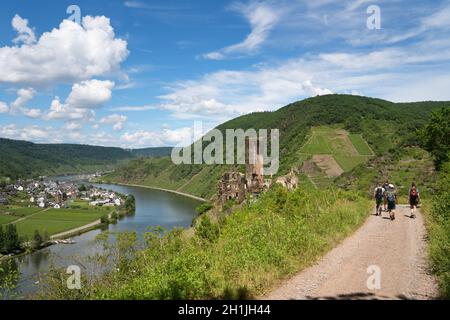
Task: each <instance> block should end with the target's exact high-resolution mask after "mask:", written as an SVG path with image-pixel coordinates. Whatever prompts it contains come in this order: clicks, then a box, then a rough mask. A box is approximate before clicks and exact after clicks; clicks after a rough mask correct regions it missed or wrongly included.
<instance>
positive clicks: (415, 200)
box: [409, 197, 419, 207]
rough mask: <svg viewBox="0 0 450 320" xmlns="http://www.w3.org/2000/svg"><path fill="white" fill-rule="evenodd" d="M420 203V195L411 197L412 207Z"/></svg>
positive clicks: (410, 203)
mask: <svg viewBox="0 0 450 320" xmlns="http://www.w3.org/2000/svg"><path fill="white" fill-rule="evenodd" d="M418 204H419V198H418V197H415V198H409V205H410V206H411V207H413V206H414V207H415V206H417V205H418Z"/></svg>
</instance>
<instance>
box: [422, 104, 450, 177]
mask: <svg viewBox="0 0 450 320" xmlns="http://www.w3.org/2000/svg"><path fill="white" fill-rule="evenodd" d="M421 138H422V144H423V146H424V148H425V149H426V150H428V151H429V152H430V153H431V154H432V155H433V157H434V163H435V166H436V168H437V169H439V168H440V167H441V165H442V164H443V163H444V162H446V161H449V160H450V108H449V107H445V108H441V109H439V110H436V111H434V112H433V113H432V115H431V120H430V122H429V123H428V124H427V126H426V127H425V128H424V129H423V130H422V131H421Z"/></svg>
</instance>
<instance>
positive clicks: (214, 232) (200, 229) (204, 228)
mask: <svg viewBox="0 0 450 320" xmlns="http://www.w3.org/2000/svg"><path fill="white" fill-rule="evenodd" d="M219 233H220V230H219V226H218V225H217V224H214V223H212V222H211V219H209V217H208V216H202V217H201V219H200V222H199V225H198V226H197V229H196V234H197V235H198V236H199V237H200V238H202V239H205V240H208V241H210V242H214V241H216V240H217V238H218V237H219Z"/></svg>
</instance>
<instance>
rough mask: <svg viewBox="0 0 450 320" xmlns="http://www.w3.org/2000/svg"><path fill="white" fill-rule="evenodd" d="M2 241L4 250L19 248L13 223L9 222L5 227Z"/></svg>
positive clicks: (17, 236)
mask: <svg viewBox="0 0 450 320" xmlns="http://www.w3.org/2000/svg"><path fill="white" fill-rule="evenodd" d="M4 242H5V251H6V252H11V251H13V250H17V249H20V240H19V234H18V233H17V228H16V225H15V224H9V225H8V226H7V227H6V234H5V240H4Z"/></svg>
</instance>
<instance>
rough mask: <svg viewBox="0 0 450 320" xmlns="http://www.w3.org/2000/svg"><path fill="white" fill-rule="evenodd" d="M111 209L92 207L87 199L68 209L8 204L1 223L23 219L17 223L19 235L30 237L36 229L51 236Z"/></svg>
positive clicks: (84, 223)
mask: <svg viewBox="0 0 450 320" xmlns="http://www.w3.org/2000/svg"><path fill="white" fill-rule="evenodd" d="M111 211H112V209H111V208H103V207H90V206H89V205H88V203H87V202H86V201H74V202H72V203H71V204H70V207H69V208H68V209H41V208H38V207H18V206H8V207H6V208H2V212H0V225H2V224H9V223H15V222H14V221H17V220H19V219H21V220H20V221H17V222H16V223H15V225H16V227H17V231H18V233H19V236H22V237H26V238H28V239H30V238H31V237H32V236H33V235H34V233H35V231H36V230H38V231H39V233H40V234H41V235H43V234H45V233H47V234H48V235H50V236H51V235H54V234H58V233H61V232H64V231H67V230H71V229H74V228H78V227H81V226H84V225H86V224H89V223H91V222H94V221H96V220H98V219H100V218H101V217H102V216H104V215H107V214H109V213H110V212H111ZM6 213H8V214H6Z"/></svg>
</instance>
